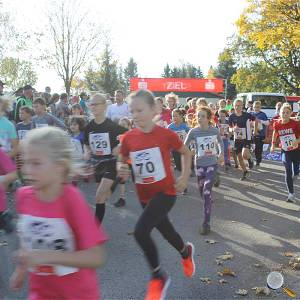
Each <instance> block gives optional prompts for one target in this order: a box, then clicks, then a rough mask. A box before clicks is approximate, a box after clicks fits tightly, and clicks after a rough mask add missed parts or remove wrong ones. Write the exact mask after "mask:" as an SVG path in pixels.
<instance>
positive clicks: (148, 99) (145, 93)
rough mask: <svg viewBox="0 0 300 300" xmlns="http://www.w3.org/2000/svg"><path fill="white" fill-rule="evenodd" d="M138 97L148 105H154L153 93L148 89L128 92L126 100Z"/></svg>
mask: <svg viewBox="0 0 300 300" xmlns="http://www.w3.org/2000/svg"><path fill="white" fill-rule="evenodd" d="M136 98H140V99H141V100H142V101H144V102H145V103H147V104H148V105H149V106H150V107H153V106H155V99H154V95H153V94H152V93H151V92H150V91H149V90H137V91H134V92H132V93H130V94H129V96H128V101H129V102H131V101H132V100H134V99H136Z"/></svg>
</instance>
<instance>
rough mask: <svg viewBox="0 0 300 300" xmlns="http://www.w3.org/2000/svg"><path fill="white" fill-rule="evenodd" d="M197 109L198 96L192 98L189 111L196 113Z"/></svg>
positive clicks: (189, 112)
mask: <svg viewBox="0 0 300 300" xmlns="http://www.w3.org/2000/svg"><path fill="white" fill-rule="evenodd" d="M196 109H197V98H193V99H192V100H190V108H189V109H188V111H187V113H188V114H193V115H195V113H196Z"/></svg>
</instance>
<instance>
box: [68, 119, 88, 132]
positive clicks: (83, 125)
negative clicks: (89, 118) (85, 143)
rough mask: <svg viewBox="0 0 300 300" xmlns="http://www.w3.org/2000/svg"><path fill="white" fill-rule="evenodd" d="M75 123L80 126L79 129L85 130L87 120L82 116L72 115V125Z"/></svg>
mask: <svg viewBox="0 0 300 300" xmlns="http://www.w3.org/2000/svg"><path fill="white" fill-rule="evenodd" d="M72 123H75V124H77V125H78V126H79V131H83V130H84V127H85V121H84V119H83V118H82V117H71V118H70V125H71V124H72Z"/></svg>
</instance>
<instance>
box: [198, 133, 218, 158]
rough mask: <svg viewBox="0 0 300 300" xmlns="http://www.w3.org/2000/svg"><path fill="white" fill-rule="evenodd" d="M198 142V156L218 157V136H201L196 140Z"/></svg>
mask: <svg viewBox="0 0 300 300" xmlns="http://www.w3.org/2000/svg"><path fill="white" fill-rule="evenodd" d="M196 141H197V150H198V151H197V155H198V156H199V157H203V156H213V155H217V136H216V135H212V136H201V137H197V138H196Z"/></svg>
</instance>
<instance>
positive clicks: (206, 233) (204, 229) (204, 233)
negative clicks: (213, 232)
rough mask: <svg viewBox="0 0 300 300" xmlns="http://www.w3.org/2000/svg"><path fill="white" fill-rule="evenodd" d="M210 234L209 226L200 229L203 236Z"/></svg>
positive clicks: (204, 225) (205, 225)
mask: <svg viewBox="0 0 300 300" xmlns="http://www.w3.org/2000/svg"><path fill="white" fill-rule="evenodd" d="M209 233H210V225H209V224H203V225H202V228H200V234H201V235H208V234H209Z"/></svg>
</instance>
